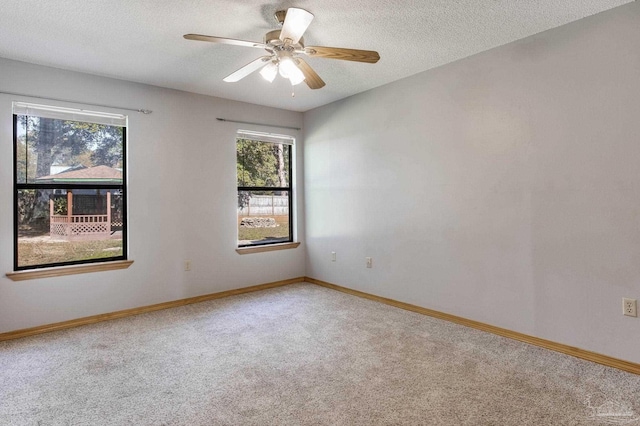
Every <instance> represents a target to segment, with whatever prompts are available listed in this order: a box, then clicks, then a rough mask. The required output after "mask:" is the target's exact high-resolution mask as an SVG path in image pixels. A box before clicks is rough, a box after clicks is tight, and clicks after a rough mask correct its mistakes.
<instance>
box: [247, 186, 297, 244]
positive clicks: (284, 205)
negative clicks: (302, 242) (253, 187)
mask: <svg viewBox="0 0 640 426" xmlns="http://www.w3.org/2000/svg"><path fill="white" fill-rule="evenodd" d="M288 241H292V236H291V234H290V231H289V191H238V246H246V245H252V244H267V243H279V242H288Z"/></svg>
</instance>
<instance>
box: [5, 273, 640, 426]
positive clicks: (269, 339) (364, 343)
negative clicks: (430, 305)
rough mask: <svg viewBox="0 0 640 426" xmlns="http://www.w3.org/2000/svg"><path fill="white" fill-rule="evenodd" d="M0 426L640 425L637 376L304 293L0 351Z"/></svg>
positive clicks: (229, 303) (204, 307)
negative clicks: (302, 425)
mask: <svg viewBox="0 0 640 426" xmlns="http://www.w3.org/2000/svg"><path fill="white" fill-rule="evenodd" d="M0 424H2V425H227V424H228V425H287V424H293V425H298V424H305V425H306V424H309V425H371V424H384V425H386V424H408V425H598V424H627V425H640V376H635V375H632V374H629V373H624V372H621V371H618V370H615V369H611V368H607V367H603V366H600V365H597V364H592V363H589V362H586V361H582V360H579V359H576V358H572V357H569V356H565V355H561V354H558V353H554V352H550V351H547V350H544V349H540V348H537V347H533V346H529V345H526V344H524V343H519V342H516V341H512V340H509V339H505V338H502V337H498V336H494V335H491V334H486V333H483V332H480V331H477V330H473V329H468V328H465V327H462V326H459V325H455V324H451V323H447V322H444V321H440V320H436V319H433V318H429V317H425V316H422V315H419V314H416V313H412V312H407V311H403V310H400V309H397V308H393V307H390V306H386V305H382V304H379V303H376V302H372V301H368V300H364V299H361V298H357V297H354V296H349V295H346V294H343V293H339V292H336V291H333V290H328V289H325V288H322V287H318V286H315V285H312V284H306V283H301V284H295V285H291V286H287V287H281V288H277V289H272V290H267V291H263V292H257V293H251V294H246V295H242V296H235V297H231V298H227V299H221V300H216V301H211V302H204V303H200V304H197V305H190V306H185V307H181V308H176V309H171V310H165V311H160V312H155V313H151V314H145V315H140V316H136V317H131V318H126V319H121V320H116V321H111V322H104V323H99V324H95V325H90V326H85V327H80V328H76V329H71V330H66V331H60V332H55V333H50V334H46V335H41V336H36V337H31V338H25V339H21V340H15V341H9V342H4V343H0Z"/></svg>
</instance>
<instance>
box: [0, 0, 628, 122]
mask: <svg viewBox="0 0 640 426" xmlns="http://www.w3.org/2000/svg"><path fill="white" fill-rule="evenodd" d="M631 1H632V0H535V1H534V0H375V1H374V0H370V1H365V0H350V1H345V0H315V1H311V0H298V1H289V0H285V1H280V2H267V1H263V2H255V1H249V0H135V1H134V0H107V1H104V0H103V1H99V0H55V1H43V0H1V5H2V12H1V13H0V57H5V58H9V59H16V60H20V61H26V62H32V63H36V64H41V65H48V66H53V67H57V68H63V69H69V70H74V71H82V72H86V73H91V74H98V75H103V76H109V77H115V78H120V79H125V80H131V81H137V82H142V83H148V84H153V85H157V86H163V87H170V88H174V89H179V90H186V91H190V92H195V93H202V94H207V95H213V96H218V97H222V98H227V99H234V100H239V101H245V102H251V103H254V104H259V105H267V106H274V107H279V108H284V109H288V110H294V111H306V110H309V109H311V108H315V107H318V106H321V105H324V104H327V103H329V102H332V101H335V100H338V99H342V98H345V97H347V96H350V95H353V94H355V93H358V92H362V91H364V90H368V89H371V88H374V87H377V86H380V85H383V84H386V83H389V82H391V81H394V80H398V79H400V78H403V77H407V76H409V75H412V74H416V73H418V72H421V71H424V70H427V69H430V68H433V67H437V66H439V65H443V64H446V63H449V62H452V61H455V60H457V59H460V58H464V57H467V56H470V55H473V54H475V53H478V52H482V51H484V50H487V49H490V48H493V47H496V46H500V45H503V44H506V43H509V42H511V41H514V40H518V39H521V38H524V37H527V36H529V35H532V34H535V33H538V32H541V31H545V30H547V29H550V28H554V27H557V26H560V25H563V24H566V23H569V22H572V21H575V20H577V19H580V18H583V17H586V16H589V15H593V14H595V13H598V12H601V11H604V10H607V9H611V8H613V7H616V6H620V5H622V4H625V3H629V2H631ZM292 6H295V7H300V8H304V9H307V10H309V11H310V12H311V13H313V14H314V15H315V19H314V21H313V22H312V23H311V26H310V27H309V29H308V30H307V32H306V33H305V43H306V44H307V45H309V46H310V45H316V46H333V47H347V48H354V49H366V50H377V51H378V52H379V53H380V56H381V59H380V61H379V62H378V63H377V64H375V65H371V64H362V63H355V62H346V61H336V60H332V59H320V58H309V59H308V62H309V63H310V64H311V66H312V67H313V68H314V69H315V70H316V71H317V72H318V74H319V75H320V76H321V77H322V78H323V79H324V80H325V82H326V83H327V85H326V86H325V87H324V88H322V89H319V90H310V89H309V88H307V87H306V85H305V84H304V83H303V84H301V85H299V86H296V87H295V92H296V94H295V97H293V98H292V97H291V86H290V84H289V83H288V82H287V81H285V80H284V79H282V78H276V81H275V82H274V83H272V84H269V83H267V82H266V81H264V80H263V79H262V78H261V77H260V75H259V74H258V73H255V74H252V75H250V76H249V77H247V78H245V79H244V80H241V81H240V82H238V83H225V82H223V81H222V79H223V78H224V77H225V76H226V75H228V74H230V73H231V72H233V71H235V70H236V69H238V68H240V67H242V66H243V65H245V64H246V63H248V62H250V61H252V60H253V59H255V58H257V57H258V56H259V55H261V54H262V52H261V51H260V50H258V49H253V48H244V47H237V46H228V45H218V44H211V43H203V42H196V41H187V40H184V39H183V38H182V35H183V34H186V33H199V34H207V35H215V36H220V37H231V38H239V39H244V40H252V41H262V37H263V35H264V34H265V33H266V32H267V31H269V30H272V29H276V28H277V25H276V22H275V20H274V19H273V13H274V12H275V11H276V10H280V9H286V8H288V7H292ZM6 77H7V76H2V78H6ZM0 88H1V82H0Z"/></svg>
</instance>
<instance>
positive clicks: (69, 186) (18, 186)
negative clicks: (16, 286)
mask: <svg viewBox="0 0 640 426" xmlns="http://www.w3.org/2000/svg"><path fill="white" fill-rule="evenodd" d="M52 108H55V107H54V106H52ZM12 115H13V270H14V271H16V272H20V271H22V272H24V271H30V270H34V269H42V268H56V267H64V266H73V265H85V264H95V263H110V262H120V263H122V262H123V261H127V260H128V213H127V212H128V201H127V200H128V191H127V164H128V163H127V131H128V126H129V125H128V122H127V124H125V125H123V126H119V127H121V128H122V183H120V184H114V183H93V184H73V183H29V182H28V179H25V183H19V182H18V116H20V115H23V114H17V113H16V112H15V111H13V112H12ZM27 116H29V115H27ZM33 117H38V116H37V115H33ZM69 121H79V122H82V121H80V120H78V119H69ZM27 167H28V164H27ZM30 189H33V190H42V189H44V190H51V191H54V190H56V189H64V190H74V189H105V190H113V189H117V190H119V191H120V193H121V194H122V255H121V256H112V257H103V258H96V259H81V260H72V261H65V262H53V263H43V264H37V265H26V266H19V265H18V254H19V253H18V251H19V250H18V240H19V238H18V231H19V218H18V216H19V215H18V194H19V191H21V190H30ZM109 208H110V207H109Z"/></svg>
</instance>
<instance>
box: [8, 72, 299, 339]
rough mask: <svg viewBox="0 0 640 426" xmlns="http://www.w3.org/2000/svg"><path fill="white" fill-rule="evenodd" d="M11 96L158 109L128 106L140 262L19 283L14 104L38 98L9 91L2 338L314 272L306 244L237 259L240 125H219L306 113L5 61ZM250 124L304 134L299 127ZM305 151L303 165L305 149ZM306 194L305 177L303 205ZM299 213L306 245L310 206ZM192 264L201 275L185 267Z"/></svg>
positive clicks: (134, 242)
mask: <svg viewBox="0 0 640 426" xmlns="http://www.w3.org/2000/svg"><path fill="white" fill-rule="evenodd" d="M0 91H5V92H18V93H27V94H33V95H37V96H44V97H51V98H61V99H71V100H77V101H81V102H86V103H87V104H88V105H89V106H91V105H92V104H105V105H116V106H125V107H132V108H146V109H151V110H153V113H152V114H150V115H143V114H138V113H131V112H126V111H124V112H125V113H127V114H129V132H128V152H127V154H128V160H129V161H128V163H129V164H128V165H129V172H128V179H129V186H128V189H129V212H128V213H129V253H130V259H132V260H134V264H133V266H132V267H131V268H129V269H127V270H122V271H109V272H101V273H93V274H84V275H74V276H65V277H59V278H47V279H41V280H31V281H22V282H13V281H10V280H9V279H7V278H6V277H5V276H4V273H5V272H9V271H11V270H12V268H13V220H12V217H13V207H12V205H13V192H12V191H13V183H12V179H13V171H12V170H13V165H12V119H11V101H12V100H27V101H29V100H30V98H26V97H22V96H11V95H0V182H2V184H0V217H2V218H4V220H2V221H0V332H5V331H11V330H16V329H21V328H26V327H32V326H37V325H42V324H48V323H52V322H57V321H64V320H68V319H74V318H79V317H83V316H89V315H95V314H100V313H105V312H113V311H117V310H121V309H127V308H133V307H138V306H144V305H150V304H154V303H159V302H164V301H170V300H176V299H182V298H186V297H191V296H197V295H201V294H207V293H214V292H218V291H223V290H228V289H235V288H239V287H246V286H250V285H254V284H261V283H265V282H270V281H276V280H282V279H288V278H292V277H298V276H302V275H304V253H303V250H304V248H303V247H299V248H297V249H295V250H283V251H278V252H269V253H258V254H252V255H242V256H240V255H238V254H237V253H236V252H235V248H236V238H237V234H236V232H237V231H236V229H237V228H236V227H237V219H236V204H237V199H236V189H235V188H236V166H235V161H236V153H235V132H236V130H237V127H236V126H237V125H234V124H232V123H222V122H219V121H216V117H224V118H228V119H236V120H246V121H252V122H263V123H275V124H279V125H284V126H293V127H300V126H301V124H302V115H301V114H300V113H296V112H289V111H282V110H277V109H273V108H266V107H259V106H255V105H249V104H244V103H240V102H233V101H227V100H222V99H217V98H212V97H207V96H199V95H194V94H189V93H184V92H178V91H174V90H168V89H161V88H157V87H151V86H145V85H142V84H136V83H129V82H124V81H119V80H113V79H107V78H102V77H96V76H90V75H86V74H80V73H74V72H69V71H62V70H57V69H53V68H46V67H40V66H37V65H30V64H25V63H21V62H14V61H9V60H5V59H0ZM33 101H35V102H37V103H48V102H47V101H43V100H40V99H35V100H33ZM63 106H66V105H63ZM71 106H77V105H75V104H72V105H71ZM92 109H95V107H94V108H92ZM98 109H102V108H98ZM114 111H115V112H119V111H118V110H114ZM243 128H244V129H248V130H252V129H254V130H268V131H272V132H274V131H276V132H278V133H283V134H291V135H292V136H296V137H298V136H299V135H298V134H297V133H298V132H297V131H291V130H288V129H259V128H255V127H254V128H248V127H247V126H243ZM298 155H299V159H301V155H302V149H301V145H300V146H299V149H298ZM296 165H297V166H300V165H301V161H298V162H297V164H296ZM298 171H299V172H301V169H299V170H298ZM301 188H302V180H299V181H298V182H297V188H296V190H297V196H298V199H299V200H301V199H302V190H301ZM297 213H298V215H297V218H298V226H297V231H298V233H299V235H300V237H301V238H303V236H304V229H303V228H302V225H301V224H302V223H303V220H302V219H303V218H302V209H299V210H298V212H297ZM187 259H188V260H191V261H192V271H191V272H184V271H183V261H184V260H187Z"/></svg>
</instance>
